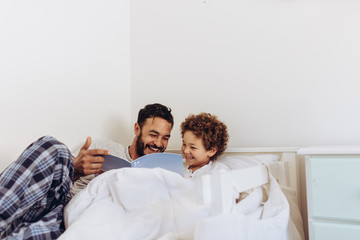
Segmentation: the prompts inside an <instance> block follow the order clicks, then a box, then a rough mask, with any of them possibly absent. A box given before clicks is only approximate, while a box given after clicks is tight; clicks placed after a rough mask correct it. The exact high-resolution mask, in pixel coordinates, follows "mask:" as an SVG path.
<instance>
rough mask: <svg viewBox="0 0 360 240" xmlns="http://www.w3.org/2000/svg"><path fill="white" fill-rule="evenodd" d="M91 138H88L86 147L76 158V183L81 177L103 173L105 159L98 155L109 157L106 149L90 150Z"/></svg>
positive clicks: (83, 147)
mask: <svg viewBox="0 0 360 240" xmlns="http://www.w3.org/2000/svg"><path fill="white" fill-rule="evenodd" d="M90 145H91V137H87V139H86V141H85V144H84V146H82V148H81V149H80V152H79V154H78V155H77V157H74V179H73V180H74V181H75V180H76V179H78V178H79V177H81V176H84V175H89V174H95V173H99V172H101V167H102V163H103V162H104V158H103V157H100V156H98V155H108V154H109V151H108V150H105V149H89V147H90Z"/></svg>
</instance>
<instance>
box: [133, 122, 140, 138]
mask: <svg viewBox="0 0 360 240" xmlns="http://www.w3.org/2000/svg"><path fill="white" fill-rule="evenodd" d="M134 133H135V136H136V137H138V136H140V133H141V128H140V125H139V124H138V123H135V125H134Z"/></svg>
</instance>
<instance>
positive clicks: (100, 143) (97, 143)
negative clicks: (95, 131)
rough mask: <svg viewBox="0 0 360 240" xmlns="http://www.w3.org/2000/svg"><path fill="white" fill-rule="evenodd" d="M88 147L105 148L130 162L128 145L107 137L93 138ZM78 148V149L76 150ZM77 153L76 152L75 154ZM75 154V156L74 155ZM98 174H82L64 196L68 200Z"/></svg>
mask: <svg viewBox="0 0 360 240" xmlns="http://www.w3.org/2000/svg"><path fill="white" fill-rule="evenodd" d="M90 149H106V150H108V151H109V154H111V155H114V156H117V157H120V158H124V159H126V160H128V161H130V162H132V161H133V160H132V159H131V157H130V154H129V147H128V146H126V147H125V146H124V145H121V144H119V143H116V142H113V141H111V140H109V139H94V140H93V141H92V143H91V145H90ZM79 151H80V149H79V150H78V152H79ZM76 155H77V154H76ZM76 155H75V156H76ZM98 175H99V174H90V175H86V176H82V177H80V178H78V179H77V180H76V181H75V182H74V183H73V185H72V186H71V188H70V191H69V193H68V195H67V196H66V198H67V199H68V201H69V200H70V199H71V198H72V197H73V196H74V195H75V194H76V193H78V192H80V191H81V190H82V189H84V188H85V187H86V186H87V185H88V184H89V182H90V181H91V180H93V179H94V178H95V177H96V176H98Z"/></svg>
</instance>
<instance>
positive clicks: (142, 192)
mask: <svg viewBox="0 0 360 240" xmlns="http://www.w3.org/2000/svg"><path fill="white" fill-rule="evenodd" d="M269 189H270V194H269V198H268V200H267V202H266V203H265V205H264V206H262V207H260V206H259V209H260V210H261V212H262V217H261V219H254V220H251V222H250V223H249V221H248V219H250V217H249V216H247V215H244V214H242V213H239V212H236V211H235V210H234V212H233V213H232V214H230V215H223V216H211V210H210V209H209V208H208V207H206V206H203V205H199V204H198V203H197V202H196V197H195V196H196V194H195V183H194V182H193V181H192V180H189V179H184V178H183V177H181V176H180V175H178V174H176V173H173V172H169V171H166V170H163V169H141V168H123V169H119V170H112V171H108V172H106V173H104V174H102V175H100V176H98V177H97V178H96V179H94V180H93V181H92V182H90V184H89V185H88V186H87V188H86V189H84V190H82V191H81V192H80V193H78V194H77V195H75V197H74V198H73V199H72V200H71V201H70V203H69V204H68V205H67V207H66V208H65V224H66V228H67V230H66V231H65V233H64V234H63V235H61V236H60V238H59V239H60V240H67V239H74V240H78V239H106V240H109V239H127V240H128V239H130V240H131V239H141V240H142V239H209V238H208V237H209V236H213V237H215V236H221V238H222V239H249V240H250V239H251V240H256V239H286V238H287V237H286V227H287V224H288V220H289V206H288V203H287V201H286V198H285V196H284V195H283V193H282V192H281V190H280V188H279V186H278V185H277V183H276V181H275V182H273V181H272V182H271V183H270V188H269ZM240 203H241V202H240ZM234 209H236V208H234ZM224 223H226V224H228V225H229V226H228V227H226V226H225V227H224ZM228 231H230V232H228ZM239 236H241V238H239ZM253 236H255V237H256V238H253ZM234 237H236V238H234ZM214 239H215V238H214ZM216 239H218V238H216Z"/></svg>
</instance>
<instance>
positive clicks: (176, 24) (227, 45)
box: [131, 0, 360, 148]
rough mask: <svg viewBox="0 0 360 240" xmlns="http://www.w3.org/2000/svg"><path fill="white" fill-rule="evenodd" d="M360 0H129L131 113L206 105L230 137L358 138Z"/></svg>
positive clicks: (262, 141)
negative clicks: (155, 106) (150, 107)
mask: <svg viewBox="0 0 360 240" xmlns="http://www.w3.org/2000/svg"><path fill="white" fill-rule="evenodd" d="M359 10H360V2H359V1H355V0H344V1H328V0H294V1H282V0H281V1H280V0H273V1H269V0H256V1H247V0H243V1H239V0H221V1H219V0H207V2H206V3H205V4H204V3H203V1H201V0H182V1H169V0H152V1H141V0H132V1H131V45H132V51H131V67H132V85H133V90H132V95H131V98H132V111H133V114H132V116H135V112H136V111H137V109H138V108H139V107H141V106H143V105H144V104H146V103H149V102H155V101H159V102H162V103H164V104H167V105H169V106H170V107H172V108H173V110H174V115H175V118H176V125H175V128H174V130H175V131H174V132H173V136H174V137H173V138H172V139H171V142H170V146H169V147H170V148H179V146H180V143H181V140H180V136H179V124H180V123H181V121H182V120H183V119H184V118H185V117H186V116H187V115H188V114H189V113H198V112H201V111H208V112H211V113H215V114H217V115H218V116H219V117H220V118H221V119H222V120H223V121H225V122H226V123H227V125H228V127H229V131H230V136H231V139H230V144H229V146H230V147H281V146H282V147H299V146H306V145H314V144H315V145H318V144H359V143H360V127H359V122H360V111H358V107H357V105H358V103H359V102H360V94H359V89H360V81H359V79H360V72H359V66H360V45H359V42H360V28H359V26H358V25H359V22H360V15H359Z"/></svg>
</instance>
